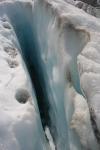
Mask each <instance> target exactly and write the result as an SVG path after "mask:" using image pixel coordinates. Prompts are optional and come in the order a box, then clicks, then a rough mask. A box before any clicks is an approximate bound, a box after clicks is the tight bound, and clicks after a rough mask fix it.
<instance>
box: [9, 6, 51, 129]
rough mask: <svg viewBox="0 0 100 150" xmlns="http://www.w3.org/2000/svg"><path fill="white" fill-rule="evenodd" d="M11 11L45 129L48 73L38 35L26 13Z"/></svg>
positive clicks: (47, 107)
mask: <svg viewBox="0 0 100 150" xmlns="http://www.w3.org/2000/svg"><path fill="white" fill-rule="evenodd" d="M16 5H17V4H16ZM16 7H17V6H16ZM18 7H19V5H18ZM20 7H21V6H20ZM9 10H11V11H13V12H14V13H13V15H12V14H10V13H11V11H9V12H8V13H9V14H10V15H9V16H10V21H11V23H12V25H13V28H14V31H15V33H16V36H17V38H18V42H19V44H20V47H21V55H22V57H23V60H24V62H25V64H26V67H27V70H28V73H29V75H30V78H31V81H32V85H33V88H34V90H35V94H36V98H37V104H38V108H39V112H40V117H41V122H42V126H43V128H45V127H46V126H49V124H50V117H49V109H50V108H49V107H50V105H49V102H48V95H47V92H46V84H45V76H46V73H45V75H44V69H43V66H42V60H41V57H40V54H39V46H38V41H37V39H36V34H35V31H33V27H32V23H31V22H30V20H29V18H28V17H27V15H25V14H24V13H25V12H24V11H21V12H20V11H19V10H21V9H18V10H17V9H16V10H15V9H14V8H13V7H11V9H9ZM18 20H19V21H18Z"/></svg>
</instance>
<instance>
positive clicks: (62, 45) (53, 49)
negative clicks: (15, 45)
mask: <svg viewBox="0 0 100 150" xmlns="http://www.w3.org/2000/svg"><path fill="white" fill-rule="evenodd" d="M12 12H13V13H12ZM4 13H6V15H7V17H8V19H9V21H10V23H11V24H12V26H13V29H14V32H15V34H16V37H17V39H18V42H19V45H20V53H21V56H22V59H23V61H24V63H25V71H26V73H27V74H28V77H29V78H30V80H29V81H30V82H31V84H32V89H33V90H32V89H31V93H32V94H33V104H34V105H35V107H36V110H37V112H38V113H39V112H40V116H39V115H38V119H39V120H38V121H37V117H36V120H35V125H34V126H33V130H34V133H33V135H35V138H33V145H32V148H33V149H39V150H41V149H49V148H50V147H48V144H49V143H50V142H48V139H47V138H48V137H46V136H45V132H46V131H47V130H46V131H45V129H47V128H48V129H49V131H50V134H51V138H52V140H53V142H54V145H55V149H57V150H76V149H77V150H85V149H91V150H98V149H99V148H98V143H97V139H96V138H97V137H96V136H95V134H94V132H95V131H94V130H93V129H92V128H93V126H92V125H91V121H90V115H91V114H90V113H91V112H89V108H88V106H90V104H91V105H92V106H93V104H94V101H92V103H91V98H90V96H89V95H88V92H87V91H88V89H87V87H88V86H87V84H86V82H85V80H86V79H88V78H85V76H83V74H82V73H83V72H84V71H87V70H89V69H91V65H90V68H88V65H87V61H86V64H85V63H84V55H86V56H87V52H88V50H89V47H90V45H91V42H90V40H91V37H92V36H91V34H92V32H94V31H95V32H96V30H97V31H98V32H100V31H99V21H97V20H95V19H94V18H92V20H93V21H91V19H90V16H88V15H87V14H85V13H84V12H83V11H80V10H78V9H77V8H75V7H73V6H71V5H66V3H64V1H62V2H61V1H58V0H55V1H53V0H51V1H49V0H41V1H39V0H37V1H35V2H33V8H32V5H31V3H30V2H25V3H22V2H8V3H2V5H1V6H0V14H1V15H3V14H4ZM84 20H85V21H84ZM95 21H96V23H94V22H95ZM93 37H94V36H93ZM92 40H93V41H94V38H93V39H92ZM98 41H99V39H98ZM89 44H90V45H89ZM92 44H93V43H92ZM87 49H88V50H87ZM93 52H94V51H93ZM80 54H81V55H80ZM94 56H95V57H96V56H97V55H94ZM77 57H78V68H79V69H78V68H77ZM91 57H92V54H91ZM81 58H82V59H81ZM92 59H94V57H93V58H92ZM85 60H86V59H85ZM84 66H85V67H84ZM94 68H95V66H94ZM79 73H80V75H79ZM84 78H85V80H84ZM90 79H91V80H92V78H90ZM91 80H89V79H88V80H87V83H88V82H89V81H91ZM80 81H81V84H82V85H80ZM89 84H90V82H89ZM90 85H91V84H90ZM81 87H82V88H83V89H82V88H81ZM91 87H92V85H91ZM90 89H91V88H90ZM83 90H84V91H83ZM93 91H94V90H93V89H92V92H93ZM90 93H91V92H90ZM87 95H88V96H87ZM87 97H89V99H88V98H87ZM88 100H89V101H88ZM93 100H94V99H93ZM97 100H98V99H97ZM87 102H88V104H89V105H87ZM94 106H95V108H96V107H97V103H95V105H94ZM96 115H98V114H96ZM92 119H93V118H92ZM97 119H98V120H97V124H98V123H99V116H98V118H97ZM33 120H34V119H33ZM36 127H37V128H36ZM18 129H20V128H18ZM38 129H39V130H38ZM43 129H44V130H43ZM16 131H17V130H16ZM22 133H23V132H21V134H22ZM21 134H18V139H19V143H20V145H21V148H22V149H24V147H27V146H25V145H24V144H23V143H24V137H23V134H22V135H21ZM36 137H37V138H36ZM37 142H38V143H39V144H37ZM47 143H48V144H47ZM27 149H29V150H30V148H29V147H27Z"/></svg>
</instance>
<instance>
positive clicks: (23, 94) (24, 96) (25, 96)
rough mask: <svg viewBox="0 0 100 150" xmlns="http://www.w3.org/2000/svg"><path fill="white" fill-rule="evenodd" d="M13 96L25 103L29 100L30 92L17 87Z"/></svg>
mask: <svg viewBox="0 0 100 150" xmlns="http://www.w3.org/2000/svg"><path fill="white" fill-rule="evenodd" d="M15 98H16V100H17V101H18V102H19V103H22V104H25V103H26V102H27V101H28V100H29V98H30V94H29V92H28V91H27V90H26V89H22V88H21V89H17V91H16V94H15Z"/></svg>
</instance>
